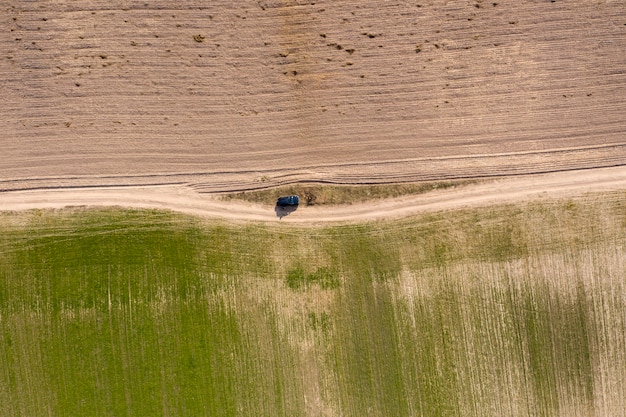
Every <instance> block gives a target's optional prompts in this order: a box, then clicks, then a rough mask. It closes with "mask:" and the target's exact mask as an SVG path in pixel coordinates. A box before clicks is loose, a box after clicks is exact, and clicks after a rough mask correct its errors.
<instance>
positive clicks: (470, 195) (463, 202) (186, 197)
mask: <svg viewBox="0 0 626 417" xmlns="http://www.w3.org/2000/svg"><path fill="white" fill-rule="evenodd" d="M618 190H626V166H622V167H614V168H600V169H591V170H580V171H570V172H559V173H551V174H541V175H525V176H519V177H509V178H504V179H499V180H494V181H490V182H485V183H481V184H476V185H471V186H464V187H458V188H455V189H447V190H439V191H433V192H430V193H427V194H422V195H413V196H406V197H402V198H396V199H390V200H381V201H375V202H368V203H363V204H354V205H346V206H326V207H322V206H314V207H304V206H303V207H300V208H299V209H298V210H296V211H293V212H291V213H284V212H282V211H281V210H280V209H275V208H273V207H268V206H263V205H253V204H249V203H243V202H236V201H222V200H220V199H219V198H216V197H215V196H214V195H209V194H200V193H197V192H196V191H194V190H193V189H191V188H189V187H184V186H155V187H117V188H115V187H111V188H82V189H55V190H31V191H12V192H5V193H2V194H0V210H13V211H15V210H28V209H36V208H47V209H60V208H64V207H68V206H121V207H135V208H156V209H166V210H173V211H177V212H182V213H187V214H192V215H197V216H203V217H209V218H221V219H227V220H230V221H263V222H276V221H279V220H282V221H287V222H291V223H300V224H316V223H326V222H359V221H368V220H377V219H386V218H396V217H402V216H409V215H411V214H415V213H419V212H425V211H441V210H452V209H458V208H463V207H478V206H486V205H491V204H498V203H509V202H520V201H528V200H532V199H538V198H555V197H556V198H558V197H568V196H572V197H573V196H579V195H582V194H586V193H590V192H611V191H618Z"/></svg>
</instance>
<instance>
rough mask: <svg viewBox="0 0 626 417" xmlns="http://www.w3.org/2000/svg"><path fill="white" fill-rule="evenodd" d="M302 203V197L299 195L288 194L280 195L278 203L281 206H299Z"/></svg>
mask: <svg viewBox="0 0 626 417" xmlns="http://www.w3.org/2000/svg"><path fill="white" fill-rule="evenodd" d="M298 204H300V197H298V196H297V195H288V196H286V197H278V200H277V201H276V205H277V206H280V207H287V206H297V205H298Z"/></svg>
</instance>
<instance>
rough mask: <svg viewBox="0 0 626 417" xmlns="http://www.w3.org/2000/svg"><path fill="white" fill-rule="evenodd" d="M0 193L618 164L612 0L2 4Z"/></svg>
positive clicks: (620, 100)
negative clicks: (123, 185) (70, 188)
mask: <svg viewBox="0 0 626 417" xmlns="http://www.w3.org/2000/svg"><path fill="white" fill-rule="evenodd" d="M0 31H1V32H0V79H1V80H2V82H1V83H0V97H2V102H1V103H0V120H2V121H3V127H2V130H1V131H0V146H1V149H2V154H1V155H2V158H0V189H3V190H17V189H28V188H50V187H75V186H84V185H89V186H100V185H119V184H144V185H145V184H185V185H189V186H191V187H193V188H194V189H196V190H197V191H201V192H213V191H226V190H243V189H251V188H259V187H265V186H273V185H277V184H281V183H287V182H294V181H323V182H336V183H384V182H398V181H420V180H436V179H446V178H467V177H488V176H494V175H516V174H524V173H531V172H550V171H560V170H575V169H581V168H594V167H609V166H624V165H626V133H625V132H626V53H625V51H626V7H625V6H624V3H623V1H619V0H615V1H611V0H573V1H560V0H557V1H550V0H545V1H544V0H541V1H540V0H534V1H524V2H522V1H514V0H505V1H499V0H495V1H481V0H472V1H458V0H451V1H444V0H438V1H433V0H424V1H419V0H418V1H415V0H411V1H408V0H398V1H394V2H390V1H370V2H366V1H360V0H352V1H343V0H332V1H330V0H329V1H315V0H312V1H302V0H257V1H244V0H241V1H225V0H215V1H211V2H206V1H195V0H180V1H176V2H173V1H165V0H155V1H150V2H145V3H143V2H134V1H127V0H88V1H87V0H71V1H70V0H54V1H53V0H47V1H43V0H42V1H36V2H32V1H31V2H26V1H17V0H8V1H5V2H2V4H1V5H0Z"/></svg>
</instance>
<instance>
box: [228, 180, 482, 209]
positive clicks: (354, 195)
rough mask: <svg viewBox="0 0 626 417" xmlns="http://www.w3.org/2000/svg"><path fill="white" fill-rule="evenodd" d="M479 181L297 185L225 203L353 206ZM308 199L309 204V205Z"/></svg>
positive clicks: (233, 197) (237, 195)
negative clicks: (292, 199)
mask: <svg viewBox="0 0 626 417" xmlns="http://www.w3.org/2000/svg"><path fill="white" fill-rule="evenodd" d="M476 182H478V181H475V180H458V181H439V182H424V183H408V184H382V185H354V186H349V185H321V184H320V185H305V184H295V185H289V186H283V187H277V188H271V189H267V190H258V191H245V192H239V193H232V194H223V195H221V198H222V199H224V200H243V201H249V202H253V203H259V204H275V203H276V199H277V198H278V197H279V196H283V195H292V194H296V195H299V196H300V198H302V199H303V202H305V203H308V204H316V205H331V204H353V203H360V202H364V201H369V200H377V199H383V198H394V197H400V196H404V195H415V194H423V193H427V192H429V191H433V190H439V189H446V188H452V187H460V186H464V185H469V184H474V183H476ZM307 197H308V202H307Z"/></svg>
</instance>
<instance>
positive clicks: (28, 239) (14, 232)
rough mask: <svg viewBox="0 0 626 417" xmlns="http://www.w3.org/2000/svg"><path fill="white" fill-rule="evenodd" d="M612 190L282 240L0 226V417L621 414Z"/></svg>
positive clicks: (240, 228) (199, 225)
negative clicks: (592, 195)
mask: <svg viewBox="0 0 626 417" xmlns="http://www.w3.org/2000/svg"><path fill="white" fill-rule="evenodd" d="M625 236H626V195H624V194H612V195H609V196H605V197H603V198H602V199H598V198H587V199H580V200H569V201H555V202H544V203H533V204H527V205H524V206H500V207H495V208H490V209H480V210H465V211H456V212H448V213H438V214H428V215H423V216H419V217H414V218H410V219H403V220H399V221H394V222H377V223H368V224H362V225H348V226H332V227H315V228H297V227H293V226H289V225H283V224H277V225H262V224H248V225H232V224H227V223H220V222H208V221H204V220H200V219H194V218H190V217H185V216H182V215H175V214H171V213H164V212H158V211H130V210H125V211H121V210H74V211H67V212H65V211H63V212H49V211H33V212H28V213H17V214H16V213H13V214H11V213H4V214H1V215H0V369H1V370H2V371H1V372H0V415H11V416H39V415H42V416H43V415H57V416H75V415H84V416H89V415H94V416H100V415H155V416H158V415H215V416H247V415H249V416H300V415H301V416H319V415H325V416H335V415H336V416H339V415H343V416H362V415H373V416H390V415H393V416H490V415H491V416H501V415H507V416H521V415H537V416H561V415H568V416H590V415H619V413H620V412H621V411H623V410H624V409H626V407H625V406H626V402H625V400H624V399H625V398H626V383H625V382H624V381H626V371H625V370H626V349H625V348H624V345H625V344H624V340H625V339H626V300H625V299H624V296H623V295H624V294H625V293H626V288H625V287H626V282H625V280H624V277H626V264H625V262H624V259H626V237H625Z"/></svg>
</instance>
